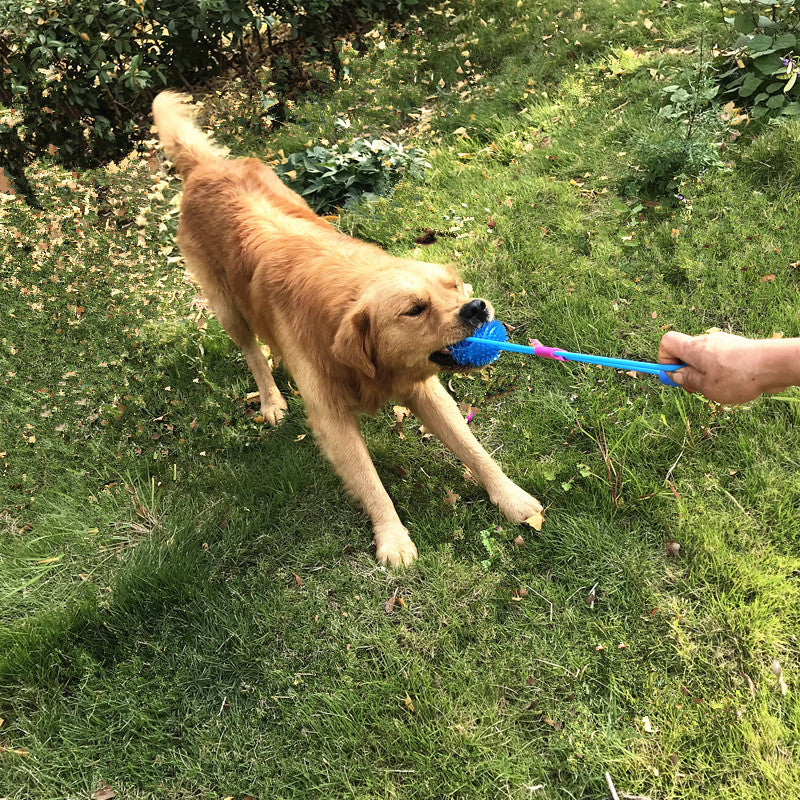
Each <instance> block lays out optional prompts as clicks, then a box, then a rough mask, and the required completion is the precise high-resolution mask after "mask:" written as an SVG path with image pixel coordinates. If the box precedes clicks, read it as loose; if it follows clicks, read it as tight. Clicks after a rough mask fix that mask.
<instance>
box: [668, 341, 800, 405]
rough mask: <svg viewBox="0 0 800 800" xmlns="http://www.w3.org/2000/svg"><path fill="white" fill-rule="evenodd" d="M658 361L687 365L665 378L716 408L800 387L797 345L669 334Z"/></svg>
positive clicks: (799, 360)
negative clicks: (700, 396) (713, 402)
mask: <svg viewBox="0 0 800 800" xmlns="http://www.w3.org/2000/svg"><path fill="white" fill-rule="evenodd" d="M658 360H659V361H660V362H661V363H662V364H679V363H681V362H684V363H685V364H686V366H685V367H682V368H681V369H679V370H675V371H674V372H670V373H669V377H670V378H671V379H672V380H674V381H675V383H677V384H679V385H680V386H682V387H683V388H684V389H686V391H687V392H699V393H700V394H702V395H703V396H704V397H707V398H708V399H709V400H713V401H715V402H717V403H746V402H747V401H749V400H753V399H755V398H756V397H758V396H759V395H761V394H763V393H765V392H770V393H773V392H780V391H783V390H784V389H785V388H786V387H787V386H791V385H792V384H794V383H797V382H798V377H800V340H798V339H746V338H744V337H742V336H734V335H732V334H729V333H711V334H704V335H702V336H687V335H686V334H683V333H678V332H677V331H669V332H668V333H665V334H664V336H663V337H662V339H661V345H660V347H659V349H658Z"/></svg>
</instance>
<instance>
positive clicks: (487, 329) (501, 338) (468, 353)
mask: <svg viewBox="0 0 800 800" xmlns="http://www.w3.org/2000/svg"><path fill="white" fill-rule="evenodd" d="M472 336H473V337H475V338H477V339H490V340H491V341H493V342H505V341H506V339H507V338H508V337H507V336H506V329H505V327H504V326H503V323H502V322H500V321H499V320H496V319H493V320H489V322H484V323H483V325H481V326H480V328H478V330H476V331H475V333H473V334H472ZM450 355H451V356H452V358H453V360H454V361H456V362H458V363H459V364H462V365H463V366H465V367H466V366H470V367H485V366H486V365H487V364H491V363H492V361H496V360H497V357H498V356H499V355H500V348H499V347H494V346H493V345H491V344H483V343H482V342H471V341H470V337H467V338H466V339H462V340H461V341H460V342H456V343H455V344H453V345H450Z"/></svg>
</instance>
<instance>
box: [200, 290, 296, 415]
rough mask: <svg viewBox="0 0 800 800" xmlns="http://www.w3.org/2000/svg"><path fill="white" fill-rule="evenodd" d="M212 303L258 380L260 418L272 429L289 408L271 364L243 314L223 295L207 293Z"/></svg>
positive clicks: (218, 292) (221, 323)
mask: <svg viewBox="0 0 800 800" xmlns="http://www.w3.org/2000/svg"><path fill="white" fill-rule="evenodd" d="M206 294H207V295H208V300H209V303H210V304H211V308H212V309H213V310H214V313H215V314H216V316H217V319H218V320H219V324H220V325H222V327H223V328H224V329H225V331H226V332H227V334H228V336H230V337H231V339H233V341H234V342H235V343H236V344H237V345H238V347H239V349H240V350H241V351H242V353H243V354H244V357H245V359H246V360H247V366H248V367H250V372H252V373H253V377H254V378H255V380H256V386H257V387H258V394H259V400H260V402H261V416H262V417H263V418H264V421H265V422H266V423H267V424H269V425H277V424H278V423H279V422H280V421H281V420H282V419H283V416H284V414H285V413H286V409H287V408H288V407H289V406H288V405H287V403H286V400H285V398H284V397H283V395H282V394H281V392H280V389H278V387H277V385H276V384H275V379H274V378H273V377H272V370H271V369H270V366H269V362H268V361H267V359H266V358H265V357H264V353H263V352H262V351H261V347H260V346H259V344H258V340H257V339H256V336H255V334H254V333H253V331H252V329H251V328H250V326H249V325H248V324H247V320H246V319H245V318H244V317H243V316H242V314H241V312H240V311H239V310H238V309H237V308H236V306H235V305H234V304H233V303H232V302H231V301H230V299H229V298H228V297H227V295H226V294H225V293H224V292H223V291H216V292H215V291H208V290H206Z"/></svg>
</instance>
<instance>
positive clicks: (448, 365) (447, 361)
mask: <svg viewBox="0 0 800 800" xmlns="http://www.w3.org/2000/svg"><path fill="white" fill-rule="evenodd" d="M458 318H459V320H460V321H461V322H463V323H464V327H465V329H466V330H465V332H464V337H462V338H466V337H467V336H469V335H470V334H472V333H473V332H474V331H475V330H476V329H478V328H480V326H481V325H483V323H484V322H488V321H489V320H490V319H493V318H494V309H493V308H492V306H491V304H490V303H487V302H486V300H482V299H481V298H480V297H476V298H475V299H474V300H470V301H469V302H468V303H464V305H463V306H461V308H460V309H459V312H458ZM450 344H455V342H450ZM428 358H429V360H430V361H433V363H434V364H436V365H437V366H439V367H442V368H444V369H448V370H452V371H453V372H468V371H469V370H470V367H465V366H464V365H463V364H459V363H458V362H457V361H456V360H455V359H454V358H453V357H452V356H451V355H450V345H448V346H447V347H443V348H442V349H441V350H437V351H436V352H435V353H431V354H430V356H428Z"/></svg>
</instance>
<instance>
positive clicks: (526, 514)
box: [492, 483, 544, 531]
mask: <svg viewBox="0 0 800 800" xmlns="http://www.w3.org/2000/svg"><path fill="white" fill-rule="evenodd" d="M492 502H493V503H494V504H495V505H496V506H497V507H498V508H499V509H500V513H502V515H503V516H504V517H505V518H506V519H507V520H509V522H517V523H522V524H525V525H530V526H531V527H532V528H535V529H536V530H537V531H539V530H541V529H542V523H543V522H544V508H543V506H542V504H541V503H540V502H539V501H538V500H537V499H536V498H535V497H534V496H533V495H530V494H528V493H527V492H526V491H525V490H524V489H520V488H519V486H517V485H516V484H513V483H512V484H511V486H509V487H507V488H506V489H505V490H504V491H503V493H502V494H499V495H498V496H497V497H493V498H492Z"/></svg>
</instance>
